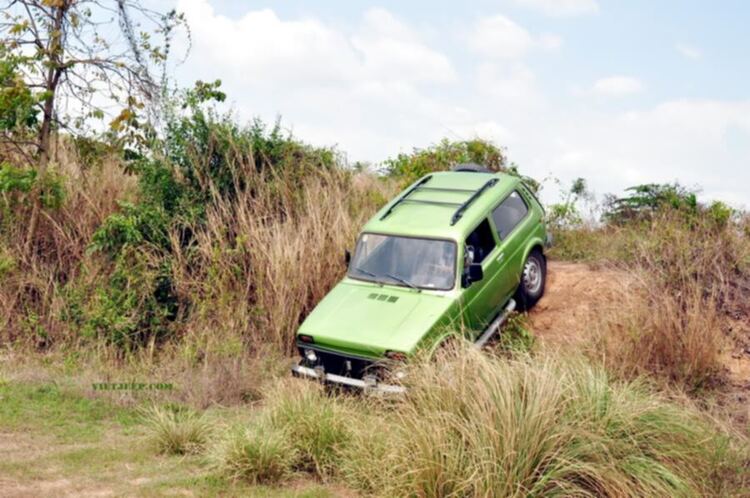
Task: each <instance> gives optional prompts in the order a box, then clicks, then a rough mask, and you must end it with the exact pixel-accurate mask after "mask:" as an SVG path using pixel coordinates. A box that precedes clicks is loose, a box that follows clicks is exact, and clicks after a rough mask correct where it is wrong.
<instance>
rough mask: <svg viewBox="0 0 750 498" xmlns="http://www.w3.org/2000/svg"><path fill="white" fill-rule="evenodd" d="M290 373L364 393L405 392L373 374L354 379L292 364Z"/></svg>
mask: <svg viewBox="0 0 750 498" xmlns="http://www.w3.org/2000/svg"><path fill="white" fill-rule="evenodd" d="M292 374H293V375H297V376H299V377H305V378H308V379H315V380H318V381H320V382H325V383H328V384H337V385H340V386H347V387H354V388H357V389H362V390H363V391H364V392H366V393H378V394H401V393H405V392H406V388H404V387H403V386H396V385H392V384H383V383H380V382H378V381H377V379H375V377H374V376H367V377H365V378H363V379H354V378H352V377H345V376H343V375H336V374H332V373H326V372H325V371H324V370H323V369H321V368H310V367H305V366H302V365H292Z"/></svg>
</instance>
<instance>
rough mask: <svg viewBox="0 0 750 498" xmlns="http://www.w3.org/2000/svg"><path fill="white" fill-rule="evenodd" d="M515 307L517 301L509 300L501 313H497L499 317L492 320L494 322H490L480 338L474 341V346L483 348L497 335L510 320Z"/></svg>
mask: <svg viewBox="0 0 750 498" xmlns="http://www.w3.org/2000/svg"><path fill="white" fill-rule="evenodd" d="M515 309H516V302H515V301H514V300H513V299H511V300H510V301H508V305H507V306H506V307H505V309H504V310H503V311H501V312H500V314H499V315H497V318H495V319H494V320H492V323H490V324H489V326H488V327H487V328H486V329H485V331H484V332H482V335H480V336H479V338H478V339H477V340H476V341H474V346H476V347H477V348H478V349H482V348H483V347H484V345H485V344H487V341H489V340H490V338H491V337H492V336H493V335H495V333H496V332H497V331H498V330H499V329H500V327H502V325H503V324H504V323H505V322H506V321H507V320H508V316H509V315H510V314H511V313H512V312H513V310H515Z"/></svg>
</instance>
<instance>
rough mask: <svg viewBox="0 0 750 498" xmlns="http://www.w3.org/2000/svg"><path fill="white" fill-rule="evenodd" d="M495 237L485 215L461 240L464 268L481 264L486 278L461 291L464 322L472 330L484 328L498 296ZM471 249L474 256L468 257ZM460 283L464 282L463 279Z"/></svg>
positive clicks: (490, 316) (491, 314)
mask: <svg viewBox="0 0 750 498" xmlns="http://www.w3.org/2000/svg"><path fill="white" fill-rule="evenodd" d="M497 242H498V241H497V236H496V235H495V232H494V230H493V228H492V226H491V225H490V222H489V220H488V219H487V218H485V219H484V220H482V222H481V223H480V224H479V225H477V227H476V228H475V229H474V230H473V231H472V232H471V234H469V236H468V237H467V238H466V240H465V241H464V248H463V249H464V258H463V259H464V263H463V266H462V268H463V269H465V268H466V266H467V265H468V264H469V263H472V262H473V263H480V264H481V265H482V271H483V273H484V275H485V278H483V279H482V280H480V281H478V282H472V283H471V284H470V285H469V286H468V287H465V288H464V291H463V293H462V299H461V303H462V307H463V317H464V323H465V325H467V326H468V327H469V328H471V329H472V330H474V331H475V332H477V331H481V330H483V329H484V328H485V327H486V326H487V324H488V323H489V321H490V320H491V319H492V318H493V316H494V314H493V312H494V309H495V308H496V307H497V304H496V301H497V299H498V297H497V292H496V286H497V281H496V279H495V277H496V276H497V274H498V263H499V262H498V261H497V253H498V247H497ZM471 250H473V253H474V255H473V258H472V257H469V256H467V253H468V252H469V251H471ZM462 285H464V283H463V282H462Z"/></svg>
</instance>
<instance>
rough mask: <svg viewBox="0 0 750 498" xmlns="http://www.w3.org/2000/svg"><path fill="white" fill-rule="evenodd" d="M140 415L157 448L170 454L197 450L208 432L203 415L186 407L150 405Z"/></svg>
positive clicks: (204, 444)
mask: <svg viewBox="0 0 750 498" xmlns="http://www.w3.org/2000/svg"><path fill="white" fill-rule="evenodd" d="M143 417H144V422H145V424H146V427H147V428H148V432H149V435H150V437H151V439H152V440H153V441H154V444H155V445H156V447H157V449H158V450H159V451H160V452H162V453H167V454H170V455H186V454H190V453H199V452H201V451H202V450H203V449H204V448H205V447H206V444H207V443H208V440H209V437H210V436H211V433H212V427H211V425H210V424H209V423H208V421H206V420H205V418H204V417H203V416H200V415H197V414H196V413H195V412H193V411H190V410H188V409H186V408H181V407H176V406H171V407H164V408H162V407H158V406H152V407H151V408H148V409H146V410H144V412H143Z"/></svg>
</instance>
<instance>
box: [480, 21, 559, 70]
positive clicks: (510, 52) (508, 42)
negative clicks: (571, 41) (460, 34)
mask: <svg viewBox="0 0 750 498" xmlns="http://www.w3.org/2000/svg"><path fill="white" fill-rule="evenodd" d="M467 41H468V45H469V48H470V49H471V50H473V51H474V52H476V53H478V54H480V55H482V56H484V57H487V58H490V59H519V58H521V57H523V56H525V55H526V54H527V52H528V51H529V50H530V49H532V48H541V49H542V50H558V49H559V48H560V47H561V46H562V43H563V40H562V38H561V37H560V36H558V35H555V34H551V33H544V34H542V35H540V36H538V37H535V36H532V35H531V34H530V33H529V32H528V31H527V30H526V29H525V28H524V27H523V26H520V25H519V24H517V23H515V22H514V21H512V20H511V19H508V18H507V17H505V16H503V15H500V14H498V15H494V16H491V17H484V18H482V19H480V20H478V21H477V22H476V23H475V24H474V26H473V27H472V28H471V31H470V32H469V33H468V36H467Z"/></svg>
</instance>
